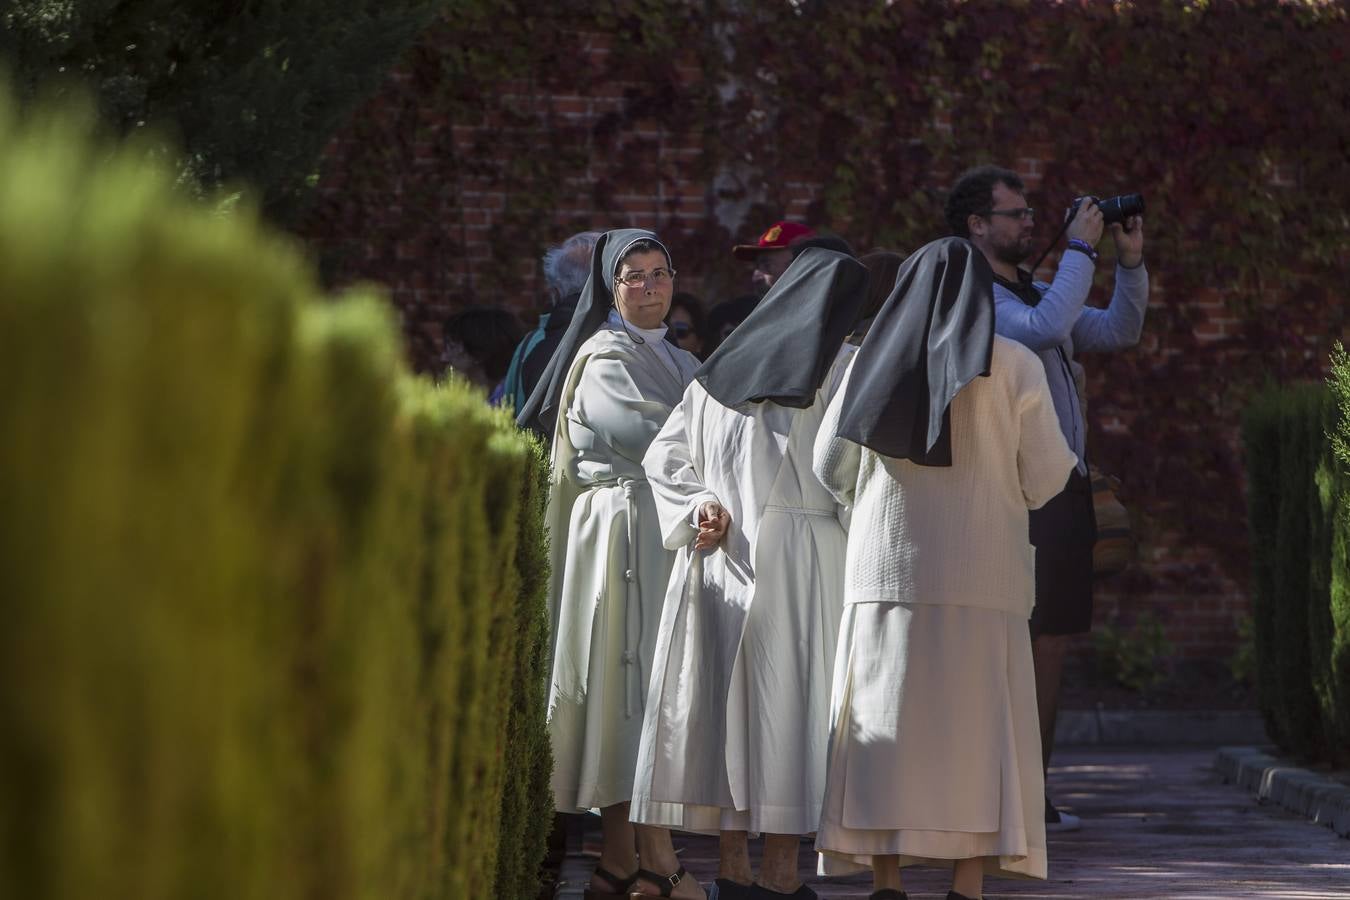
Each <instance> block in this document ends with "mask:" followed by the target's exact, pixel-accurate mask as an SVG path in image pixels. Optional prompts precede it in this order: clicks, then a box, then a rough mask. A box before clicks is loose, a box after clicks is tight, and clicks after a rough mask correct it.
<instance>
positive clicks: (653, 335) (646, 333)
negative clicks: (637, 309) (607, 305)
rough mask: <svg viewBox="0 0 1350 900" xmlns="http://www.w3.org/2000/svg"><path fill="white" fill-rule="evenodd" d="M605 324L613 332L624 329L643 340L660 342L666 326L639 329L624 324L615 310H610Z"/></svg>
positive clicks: (621, 317) (632, 325)
mask: <svg viewBox="0 0 1350 900" xmlns="http://www.w3.org/2000/svg"><path fill="white" fill-rule="evenodd" d="M605 322H606V324H608V325H609V326H610V327H611V328H613V329H614V330H615V331H624V330H625V329H626V330H627V331H629V332H631V333H632V334H637V335H641V336H642V337H643V338H644V339H646V340H649V341H660V340H664V339H665V337H666V326H665V325H664V324H662V325H658V326H656V327H655V328H639V327H637V326H636V325H634V324H633V323H632V322H625V321H624V318H623V316H621V315H619V311H618V310H617V309H612V308H611V309H610V311H609V318H608V319H606V320H605Z"/></svg>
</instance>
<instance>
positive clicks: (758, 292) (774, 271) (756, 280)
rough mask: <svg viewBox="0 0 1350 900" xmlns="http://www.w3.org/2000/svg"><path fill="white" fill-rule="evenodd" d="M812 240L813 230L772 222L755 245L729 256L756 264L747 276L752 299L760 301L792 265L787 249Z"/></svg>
mask: <svg viewBox="0 0 1350 900" xmlns="http://www.w3.org/2000/svg"><path fill="white" fill-rule="evenodd" d="M815 236H816V231H815V229H814V228H812V227H810V226H809V225H803V224H802V223H801V222H774V223H773V224H772V225H770V226H769V227H768V229H767V230H766V231H765V232H764V233H763V234H761V235H760V236H759V240H758V241H756V242H755V243H753V244H737V245H736V246H734V247H732V248H731V255H732V256H734V257H736V258H737V259H740V260H745V261H746V262H752V263H754V264H755V268H754V271H752V272H751V273H750V284H751V286H752V287H753V288H754V292H755V296H756V297H763V296H764V295H765V294H766V293H768V290H769V288H771V287H773V283H774V282H775V281H777V280H778V279H779V278H781V277H782V275H783V273H784V272H786V271H787V267H788V266H790V265H791V264H792V256H793V254H792V252H791V250H790V249H789V248H791V247H792V245H793V244H796V243H797V242H798V241H803V240H806V239H807V238H813V237H815ZM748 314H749V312H748V311H747V315H748ZM741 318H742V319H743V318H745V317H744V316H742V317H741Z"/></svg>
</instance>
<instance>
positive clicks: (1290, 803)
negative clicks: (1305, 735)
mask: <svg viewBox="0 0 1350 900" xmlns="http://www.w3.org/2000/svg"><path fill="white" fill-rule="evenodd" d="M1214 768H1215V770H1216V771H1218V773H1219V774H1220V775H1221V776H1222V777H1223V779H1224V781H1227V782H1230V783H1232V784H1236V785H1237V786H1238V787H1241V788H1245V789H1246V790H1248V791H1251V792H1252V793H1254V794H1256V797H1257V799H1258V800H1260V801H1261V802H1263V803H1274V804H1276V805H1278V806H1281V807H1283V808H1285V809H1287V810H1289V811H1290V812H1292V813H1296V814H1297V815H1300V816H1306V817H1307V818H1308V819H1309V820H1310V821H1312V822H1315V823H1317V824H1318V825H1325V826H1326V827H1328V828H1330V829H1332V830H1333V831H1335V832H1336V833H1337V834H1339V835H1340V836H1341V837H1350V787H1347V786H1346V785H1343V784H1340V783H1338V782H1335V781H1332V780H1331V779H1330V778H1326V777H1323V776H1321V775H1318V774H1317V773H1316V772H1310V771H1309V770H1307V769H1300V768H1298V767H1297V766H1291V765H1289V764H1288V763H1286V762H1285V761H1283V760H1281V759H1279V758H1278V757H1274V756H1271V755H1270V754H1268V753H1266V752H1265V750H1263V749H1261V748H1259V747H1220V748H1219V752H1218V754H1217V755H1216V757H1215V759H1214Z"/></svg>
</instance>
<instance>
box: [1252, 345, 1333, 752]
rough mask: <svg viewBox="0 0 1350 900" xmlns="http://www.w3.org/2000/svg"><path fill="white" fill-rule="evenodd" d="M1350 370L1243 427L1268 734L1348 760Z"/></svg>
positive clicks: (1274, 393) (1262, 408)
mask: <svg viewBox="0 0 1350 900" xmlns="http://www.w3.org/2000/svg"><path fill="white" fill-rule="evenodd" d="M1347 398H1350V369H1348V368H1347V363H1346V357H1345V353H1344V351H1343V350H1341V349H1340V348H1339V347H1338V348H1337V350H1336V352H1335V353H1334V354H1333V356H1332V376H1331V378H1330V379H1329V383H1328V385H1326V386H1324V385H1297V386H1292V387H1285V388H1271V389H1268V390H1267V391H1265V392H1264V393H1262V394H1261V395H1259V396H1258V397H1257V398H1256V399H1255V400H1254V401H1253V403H1252V404H1251V405H1249V406H1248V408H1247V410H1246V413H1245V416H1244V421H1243V441H1244V444H1245V447H1246V455H1247V460H1246V462H1247V481H1248V494H1247V497H1248V520H1249V522H1250V527H1251V538H1252V582H1253V591H1252V606H1253V611H1252V617H1253V637H1254V640H1255V644H1254V649H1255V657H1256V665H1255V670H1256V685H1257V702H1258V703H1259V705H1260V706H1261V710H1262V713H1263V715H1264V717H1265V719H1266V724H1267V729H1268V731H1269V733H1270V736H1271V738H1272V739H1273V740H1274V741H1275V742H1276V743H1278V744H1279V745H1280V746H1281V747H1282V748H1284V749H1285V750H1287V751H1289V752H1292V753H1295V754H1297V755H1299V756H1302V757H1306V758H1310V759H1330V760H1332V761H1340V762H1344V761H1347V760H1350V465H1347V460H1346V459H1345V458H1343V457H1342V456H1340V455H1338V452H1337V450H1338V447H1339V446H1341V442H1344V441H1345V440H1346V439H1347V434H1350V417H1347V415H1346V410H1347V409H1350V400H1348V399H1347Z"/></svg>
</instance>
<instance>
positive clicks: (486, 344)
mask: <svg viewBox="0 0 1350 900" xmlns="http://www.w3.org/2000/svg"><path fill="white" fill-rule="evenodd" d="M443 334H444V336H445V343H444V349H443V350H442V353H441V361H442V362H443V363H444V364H445V365H446V367H447V369H448V370H449V371H452V372H454V373H456V374H457V375H460V376H462V377H464V378H467V379H468V380H469V381H472V382H473V383H474V384H476V385H478V386H480V387H483V388H486V389H487V390H488V391H489V394H488V402H489V403H491V404H492V405H494V406H496V405H497V404H499V403H501V402H502V396H503V394H504V392H505V386H504V383H503V379H504V378H505V377H506V370H507V369H508V368H509V367H510V365H511V353H512V351H513V350H514V349H515V347H516V344H517V343H518V342H519V341H520V322H519V321H518V320H517V319H516V317H515V316H514V315H513V314H511V313H509V312H507V311H506V310H504V309H494V308H492V307H487V306H470V307H468V308H467V309H462V310H460V311H459V312H457V313H455V314H454V315H452V316H451V317H450V318H449V319H447V320H446V322H445V328H444V332H443Z"/></svg>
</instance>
